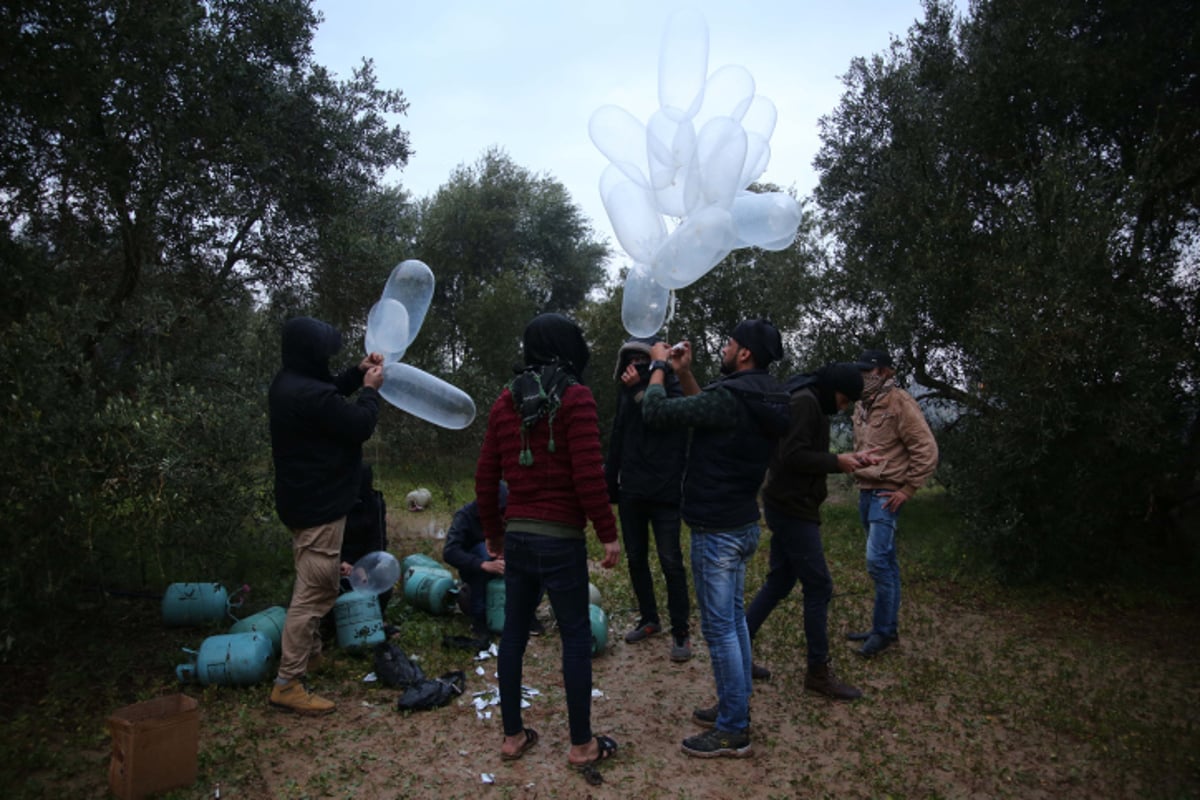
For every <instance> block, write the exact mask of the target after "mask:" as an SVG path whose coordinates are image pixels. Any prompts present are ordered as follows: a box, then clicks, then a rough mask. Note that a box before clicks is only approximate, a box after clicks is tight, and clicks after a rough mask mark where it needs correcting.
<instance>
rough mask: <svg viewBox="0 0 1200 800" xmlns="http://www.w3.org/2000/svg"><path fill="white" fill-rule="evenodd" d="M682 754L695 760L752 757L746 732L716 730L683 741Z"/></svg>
mask: <svg viewBox="0 0 1200 800" xmlns="http://www.w3.org/2000/svg"><path fill="white" fill-rule="evenodd" d="M683 752H684V754H685V755H689V756H695V757H697V758H721V757H726V758H749V757H750V756H752V755H754V749H753V748H752V747H751V746H750V734H749V733H748V732H746V731H742V732H741V733H731V732H729V731H719V730H717V729H716V728H713V729H712V730H711V731H705V732H704V733H699V734H696V735H695V736H689V737H688V738H686V739H684V740H683Z"/></svg>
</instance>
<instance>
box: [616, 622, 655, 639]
mask: <svg viewBox="0 0 1200 800" xmlns="http://www.w3.org/2000/svg"><path fill="white" fill-rule="evenodd" d="M661 632H662V625H659V624H658V623H657V622H645V621H642V622H639V623H638V624H637V626H636V627H635V628H634V629H633V630H631V631H630V632H629V633H627V634H625V641H627V642H629V643H630V644H633V643H634V642H640V641H641V640H642V639H645V638H648V637H650V636H654V635H656V634H658V633H661Z"/></svg>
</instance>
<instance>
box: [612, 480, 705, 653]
mask: <svg viewBox="0 0 1200 800" xmlns="http://www.w3.org/2000/svg"><path fill="white" fill-rule="evenodd" d="M618 510H619V511H620V514H621V536H622V538H623V539H624V540H625V557H626V558H627V559H628V560H629V580H630V582H631V583H632V584H633V593H634V595H635V596H636V597H637V603H638V616H639V617H640V618H641V621H643V622H658V621H659V618H658V603H657V602H655V599H654V579H653V578H652V577H651V575H650V528H651V526H653V528H654V545H655V548H656V549H657V551H658V563H659V566H660V567H662V573H663V579H664V580H665V582H666V584H667V611H668V612H669V613H670V615H671V633H672V634H673V635H675V636H679V637H684V636H687V635H688V615H689V614H691V611H692V609H691V602H690V601H689V600H688V585H687V570H685V569H684V568H683V551H682V549H681V548H680V546H679V529H680V522H679V506H678V505H665V504H663V503H655V502H652V501H649V500H624V499H623V500H621V503H620V506H619V507H618Z"/></svg>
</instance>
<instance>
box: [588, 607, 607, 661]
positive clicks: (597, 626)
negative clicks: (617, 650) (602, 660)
mask: <svg viewBox="0 0 1200 800" xmlns="http://www.w3.org/2000/svg"><path fill="white" fill-rule="evenodd" d="M588 618H589V619H590V620H591V622H592V655H593V656H598V655H600V654H601V653H603V652H604V648H606V647H608V615H607V614H605V613H604V609H603V608H601V607H600V606H598V605H596V604H595V603H591V604H589V605H588Z"/></svg>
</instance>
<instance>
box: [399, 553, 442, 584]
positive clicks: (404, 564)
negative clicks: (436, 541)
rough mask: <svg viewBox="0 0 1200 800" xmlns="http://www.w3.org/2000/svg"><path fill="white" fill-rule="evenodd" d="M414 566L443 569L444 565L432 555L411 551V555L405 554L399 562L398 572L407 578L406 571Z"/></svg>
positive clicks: (409, 570)
mask: <svg viewBox="0 0 1200 800" xmlns="http://www.w3.org/2000/svg"><path fill="white" fill-rule="evenodd" d="M415 567H424V568H427V569H440V570H445V569H446V567H445V565H444V564H442V563H441V562H440V561H438V560H437V559H436V558H434V557H432V556H427V555H425V554H424V553H413V554H412V555H411V556H405V557H404V560H403V561H401V562H400V574H402V575H404V577H405V578H406V579H407V577H408V573H409V572H411V571H412V570H413V569H414V568H415Z"/></svg>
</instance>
